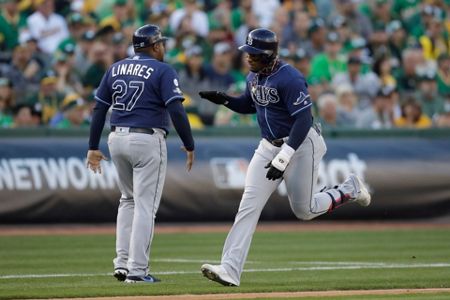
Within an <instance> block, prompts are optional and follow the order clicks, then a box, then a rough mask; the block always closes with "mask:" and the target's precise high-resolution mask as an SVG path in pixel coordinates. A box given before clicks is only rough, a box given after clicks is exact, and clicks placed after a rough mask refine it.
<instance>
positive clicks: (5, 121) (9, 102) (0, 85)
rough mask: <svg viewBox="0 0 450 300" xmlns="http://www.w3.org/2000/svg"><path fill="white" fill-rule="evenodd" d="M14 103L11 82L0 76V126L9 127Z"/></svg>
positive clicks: (11, 121)
mask: <svg viewBox="0 0 450 300" xmlns="http://www.w3.org/2000/svg"><path fill="white" fill-rule="evenodd" d="M14 105H15V99H14V91H13V89H12V83H11V81H9V79H8V78H6V77H0V127H2V128H5V127H11V126H12V124H13V115H12V113H13V108H14Z"/></svg>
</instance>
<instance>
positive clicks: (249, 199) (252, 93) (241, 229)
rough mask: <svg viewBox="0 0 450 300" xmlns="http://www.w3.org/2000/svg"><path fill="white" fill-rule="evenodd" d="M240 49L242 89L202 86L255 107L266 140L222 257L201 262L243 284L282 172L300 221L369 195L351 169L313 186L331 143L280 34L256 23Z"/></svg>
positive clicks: (209, 271) (211, 274)
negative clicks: (235, 93)
mask: <svg viewBox="0 0 450 300" xmlns="http://www.w3.org/2000/svg"><path fill="white" fill-rule="evenodd" d="M239 50H241V51H244V52H246V53H247V60H248V63H249V65H250V71H251V72H250V73H249V75H248V76H247V86H246V90H245V93H244V94H243V95H241V96H239V97H231V96H228V95H227V94H225V93H222V92H218V91H202V92H200V96H201V97H202V98H205V99H207V100H209V101H211V102H214V103H216V104H223V105H225V106H226V107H228V108H229V109H231V110H233V111H236V112H239V113H243V114H253V113H256V114H257V119H258V124H259V126H260V128H261V136H262V139H261V141H260V143H259V146H258V148H257V149H256V150H255V153H254V155H253V157H252V159H251V161H250V164H249V166H248V171H247V175H246V180H245V189H244V194H243V195H242V199H241V203H240V205H239V211H238V213H237V215H236V218H235V221H234V224H233V227H232V228H231V230H230V232H229V233H228V236H227V238H226V240H225V245H224V248H223V252H222V260H221V264H220V265H210V264H204V265H202V266H201V271H202V273H203V275H204V276H206V277H207V278H209V279H210V280H213V281H217V282H218V283H220V284H222V285H225V286H239V284H240V279H241V274H242V270H243V268H244V263H245V260H246V258H247V254H248V251H249V248H250V243H251V240H252V236H253V233H254V231H255V228H256V225H257V223H258V219H259V216H260V213H261V211H262V210H263V208H264V205H265V204H266V202H267V200H268V198H269V196H270V195H271V194H272V193H273V191H274V190H275V189H276V188H277V187H278V185H279V184H280V182H281V181H282V180H283V179H284V180H285V182H286V187H287V194H288V198H289V203H290V205H291V209H292V211H293V212H294V214H295V215H296V217H297V218H299V219H302V220H311V219H313V218H315V217H318V216H320V215H322V214H324V213H327V212H331V211H333V210H334V209H336V208H337V207H339V206H341V205H343V204H344V203H348V202H356V203H358V204H360V205H362V206H368V205H369V204H370V194H369V193H368V191H367V189H366V187H365V186H364V184H363V182H362V181H361V180H360V179H359V178H358V177H357V176H355V175H353V174H352V175H350V176H349V177H348V178H347V179H346V180H345V181H344V182H343V183H342V184H340V185H339V186H336V187H334V188H331V189H328V190H325V191H322V192H319V193H315V194H314V193H313V191H315V187H316V182H317V176H318V169H319V163H320V161H321V159H322V157H323V155H324V154H325V152H326V150H327V148H326V145H325V142H324V139H323V138H322V136H321V134H320V130H319V128H318V127H317V126H316V125H313V118H312V115H311V105H312V104H311V99H310V96H309V93H308V89H307V83H306V81H305V78H304V77H303V75H302V74H301V73H300V72H299V71H297V70H296V69H295V68H293V67H292V66H290V65H289V64H286V63H284V62H282V61H280V60H279V59H278V58H277V52H278V40H277V37H276V35H275V33H273V32H272V31H270V30H267V29H263V28H260V29H255V30H253V31H251V32H250V33H249V34H248V36H247V40H246V44H245V45H242V46H240V47H239Z"/></svg>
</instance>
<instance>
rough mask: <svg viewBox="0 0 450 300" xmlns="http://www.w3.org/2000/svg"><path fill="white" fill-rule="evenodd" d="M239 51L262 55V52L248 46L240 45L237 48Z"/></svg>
mask: <svg viewBox="0 0 450 300" xmlns="http://www.w3.org/2000/svg"><path fill="white" fill-rule="evenodd" d="M239 50H241V51H243V52H246V53H248V54H264V53H265V52H264V50H261V49H258V48H255V47H252V46H249V45H242V46H240V47H239Z"/></svg>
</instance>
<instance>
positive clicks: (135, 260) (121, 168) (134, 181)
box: [108, 127, 167, 276]
mask: <svg viewBox="0 0 450 300" xmlns="http://www.w3.org/2000/svg"><path fill="white" fill-rule="evenodd" d="M125 128H126V127H125ZM155 131H156V132H155V133H154V134H152V135H150V134H145V133H132V132H127V130H124V132H118V129H117V128H116V132H111V133H110V135H109V138H108V146H109V151H110V154H111V158H112V161H113V162H114V165H115V167H116V169H117V173H118V178H119V184H118V185H119V189H120V192H121V194H122V195H121V198H120V203H119V210H118V214H117V225H116V255H117V256H116V258H115V259H114V260H113V262H114V268H125V269H128V270H129V273H128V275H130V276H145V275H147V274H148V271H149V270H148V269H149V256H150V246H151V243H152V238H153V230H154V221H155V216H156V212H157V210H158V207H159V203H160V200H161V195H162V190H163V186H164V180H165V177H166V168H167V148H166V141H165V139H164V135H163V132H162V131H161V130H158V129H156V130H155Z"/></svg>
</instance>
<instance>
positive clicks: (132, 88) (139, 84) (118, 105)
mask: <svg viewBox="0 0 450 300" xmlns="http://www.w3.org/2000/svg"><path fill="white" fill-rule="evenodd" d="M112 89H113V90H114V93H113V94H112V100H113V103H114V104H113V106H112V108H113V109H117V110H126V111H130V110H132V109H133V107H134V105H135V104H136V102H137V101H138V100H139V97H141V95H142V92H143V91H144V82H143V81H134V80H132V81H130V82H128V83H126V82H125V80H122V79H117V80H116V81H114V82H113V84H112Z"/></svg>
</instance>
